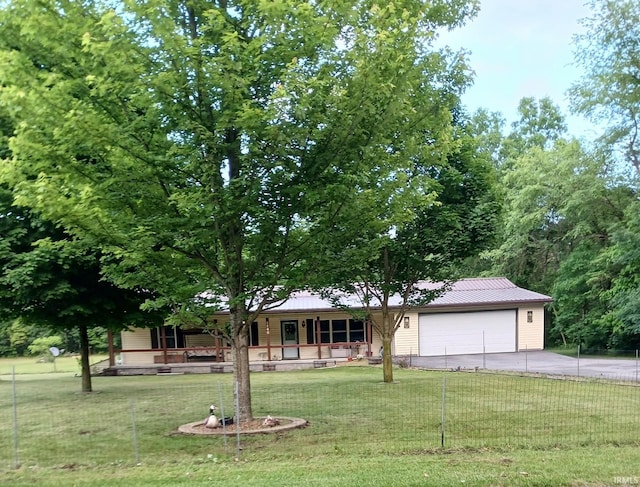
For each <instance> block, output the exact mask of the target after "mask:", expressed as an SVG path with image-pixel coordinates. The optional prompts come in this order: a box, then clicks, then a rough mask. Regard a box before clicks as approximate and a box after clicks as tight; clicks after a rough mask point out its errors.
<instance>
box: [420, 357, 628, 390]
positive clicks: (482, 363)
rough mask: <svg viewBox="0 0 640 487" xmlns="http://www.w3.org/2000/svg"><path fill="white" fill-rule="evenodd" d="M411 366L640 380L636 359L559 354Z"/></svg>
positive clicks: (429, 360) (425, 361)
mask: <svg viewBox="0 0 640 487" xmlns="http://www.w3.org/2000/svg"><path fill="white" fill-rule="evenodd" d="M409 360H410V365H411V366H412V367H417V368H420V369H445V370H451V369H457V368H458V367H459V368H461V369H467V370H469V369H475V368H476V367H478V368H480V369H489V370H505V371H514V372H536V373H541V374H550V375H567V376H579V377H599V378H606V379H617V380H625V381H635V382H638V379H640V375H639V372H640V364H639V363H638V361H637V360H636V359H616V358H611V359H610V358H582V357H580V359H578V358H574V357H567V356H566V355H560V354H557V353H552V352H546V351H537V352H512V353H487V354H477V355H449V356H446V357H444V356H440V357H417V356H415V355H414V356H412V357H411V358H410V359H409Z"/></svg>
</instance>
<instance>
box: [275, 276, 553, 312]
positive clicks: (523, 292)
mask: <svg viewBox="0 0 640 487" xmlns="http://www.w3.org/2000/svg"><path fill="white" fill-rule="evenodd" d="M441 286H442V283H432V282H426V281H425V282H421V283H420V284H419V287H420V288H421V289H438V288H440V287H441ZM340 296H341V302H342V303H343V304H345V305H348V306H350V307H352V308H361V307H362V305H361V303H360V302H359V301H358V300H357V299H356V298H355V297H354V296H345V295H344V294H340ZM550 301H553V298H551V297H550V296H546V295H544V294H540V293H537V292H534V291H529V290H528V289H523V288H521V287H518V286H516V285H515V284H514V283H512V282H511V281H510V280H509V279H507V278H505V277H489V278H473V279H460V280H458V281H456V282H454V283H453V285H452V286H451V289H449V290H448V291H447V292H445V293H444V294H443V295H442V296H440V297H438V298H436V299H435V300H433V301H431V302H430V303H429V304H427V305H426V306H425V307H426V308H446V307H464V306H478V305H502V304H515V303H547V302H550ZM400 304H401V299H400V296H392V297H391V298H390V300H389V305H390V306H392V307H397V306H399V305H400ZM373 307H374V308H376V307H379V306H373ZM333 309H335V308H334V307H333V306H332V305H331V301H330V300H328V299H323V298H322V297H321V296H320V295H319V294H316V293H312V292H309V291H300V292H297V293H294V294H292V295H291V297H290V298H289V299H288V300H287V301H285V302H284V303H282V304H280V305H279V306H277V307H275V308H272V309H270V310H269V311H266V312H272V313H277V312H285V311H288V312H291V311H323V310H333Z"/></svg>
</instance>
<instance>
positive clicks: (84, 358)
mask: <svg viewBox="0 0 640 487" xmlns="http://www.w3.org/2000/svg"><path fill="white" fill-rule="evenodd" d="M79 330H80V368H81V370H82V392H93V389H92V387H91V369H90V368H89V334H88V332H87V325H86V324H82V325H80V327H79Z"/></svg>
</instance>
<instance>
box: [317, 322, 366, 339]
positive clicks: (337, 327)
mask: <svg viewBox="0 0 640 487" xmlns="http://www.w3.org/2000/svg"><path fill="white" fill-rule="evenodd" d="M316 334H317V330H316V322H315V320H307V343H318V342H317V341H316V340H315V339H314V338H315V336H316ZM366 339H367V334H366V328H365V324H364V321H362V320H354V319H350V320H346V319H338V320H320V343H345V342H365V341H366Z"/></svg>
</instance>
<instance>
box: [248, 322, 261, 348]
mask: <svg viewBox="0 0 640 487" xmlns="http://www.w3.org/2000/svg"><path fill="white" fill-rule="evenodd" d="M249 345H251V346H252V347H257V346H258V345H260V338H259V337H258V322H257V321H254V322H253V323H251V326H250V327H249Z"/></svg>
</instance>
